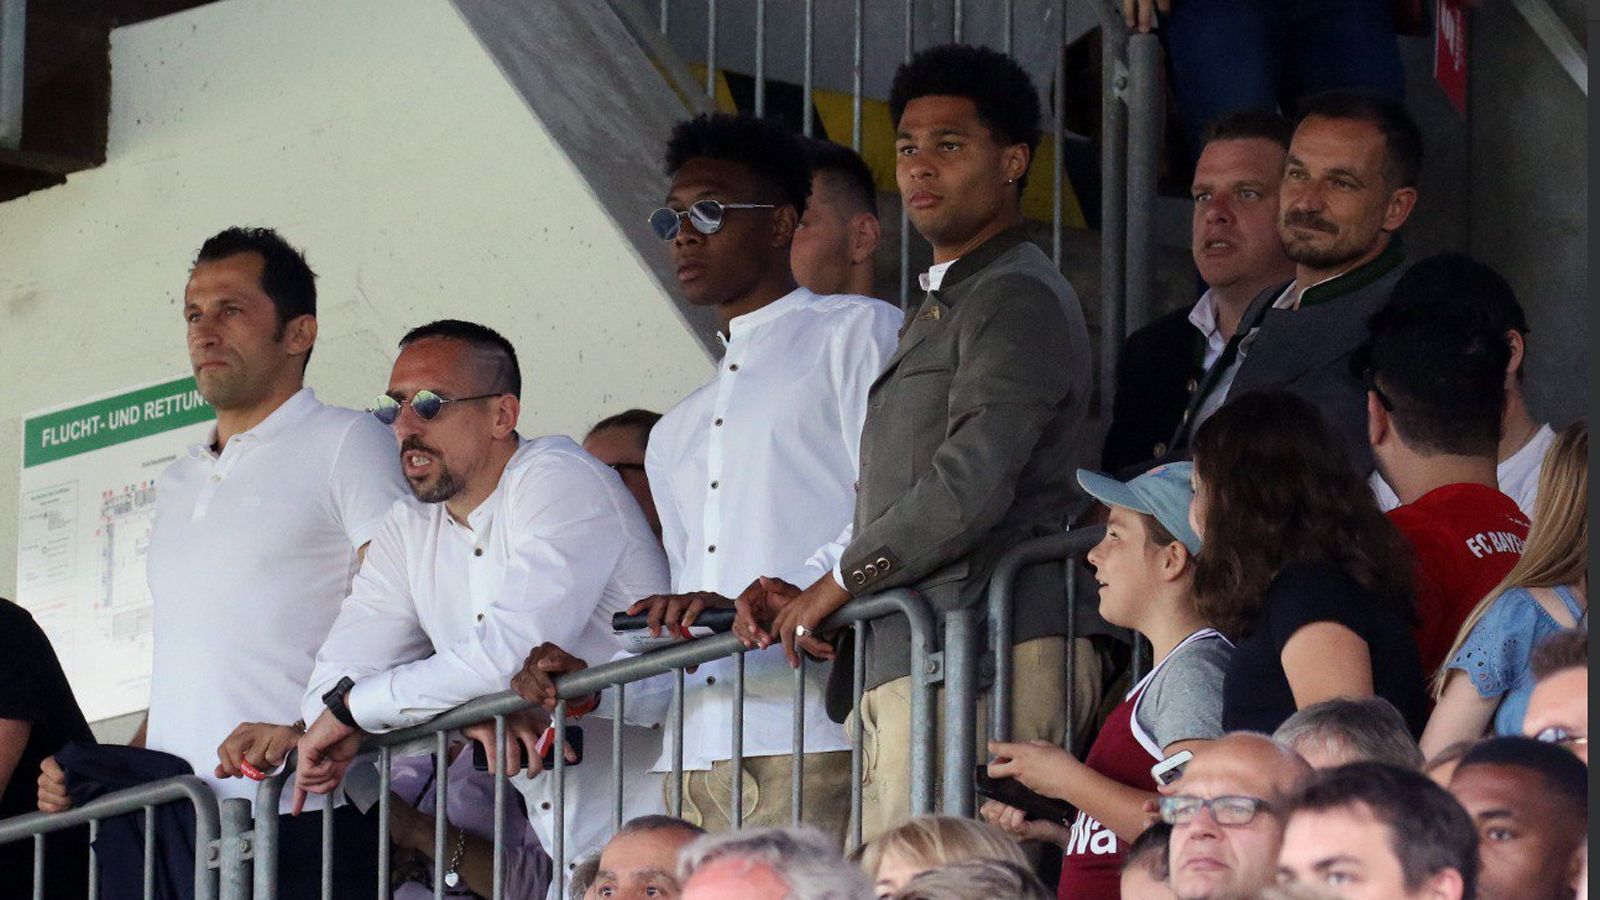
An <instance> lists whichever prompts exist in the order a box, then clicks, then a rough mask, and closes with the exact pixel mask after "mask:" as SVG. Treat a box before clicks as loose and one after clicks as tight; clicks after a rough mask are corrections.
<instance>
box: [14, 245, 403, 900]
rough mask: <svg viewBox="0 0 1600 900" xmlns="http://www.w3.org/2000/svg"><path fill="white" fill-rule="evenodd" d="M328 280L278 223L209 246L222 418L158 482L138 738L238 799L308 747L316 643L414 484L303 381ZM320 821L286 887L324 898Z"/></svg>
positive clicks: (212, 384)
mask: <svg viewBox="0 0 1600 900" xmlns="http://www.w3.org/2000/svg"><path fill="white" fill-rule="evenodd" d="M314 277H315V276H314V275H313V273H312V271H311V269H310V268H309V267H308V266H307V265H306V263H305V260H304V259H303V258H302V257H301V256H300V254H299V252H298V251H296V250H295V249H294V248H292V247H290V246H289V245H288V244H287V243H285V242H284V241H283V239H282V238H281V237H279V236H278V235H277V234H276V233H274V232H272V231H271V230H268V229H239V228H230V229H228V230H226V231H223V232H221V233H220V234H217V235H216V236H214V237H212V238H211V239H210V240H208V241H206V243H205V244H204V245H203V246H202V247H201V248H200V253H199V256H198V258H197V259H196V261H195V264H194V269H193V271H192V272H191V273H190V276H189V283H188V286H187V287H186V288H185V290H184V302H183V318H184V321H185V322H186V323H187V328H188V347H189V360H190V362H191V364H192V365H193V367H194V374H195V381H196V383H197V384H198V386H199V390H200V394H201V396H203V397H204V398H205V399H206V401H207V402H209V403H210V404H211V405H212V407H214V408H215V409H216V413H217V426H216V430H215V431H214V432H213V433H212V435H211V439H210V440H209V441H207V442H206V443H202V444H197V445H195V446H193V447H190V448H188V449H187V450H185V451H183V452H180V453H179V454H178V457H177V459H176V460H175V461H173V463H172V464H171V465H170V466H168V467H167V468H166V469H165V470H164V471H163V472H162V473H161V475H160V477H159V479H158V480H157V483H156V497H157V500H156V521H155V527H154V529H153V530H152V531H151V535H150V549H149V557H148V573H149V580H150V593H151V597H152V598H153V601H154V616H155V622H154V643H155V647H154V666H153V670H152V676H151V696H150V712H149V715H148V718H147V719H146V722H145V724H144V725H142V726H141V727H140V729H139V732H138V733H137V734H136V735H135V737H134V739H133V741H132V743H133V744H134V745H135V746H143V747H146V748H148V749H151V750H160V751H164V752H167V753H171V754H173V755H176V756H179V757H181V758H183V759H184V760H185V761H187V762H188V763H189V764H190V765H192V766H193V767H194V770H195V773H196V774H198V775H199V776H200V777H201V778H203V779H205V780H206V781H207V782H209V783H210V784H211V786H212V788H213V789H214V790H216V792H217V795H218V796H219V797H221V798H224V799H226V798H230V797H243V798H246V799H254V797H255V793H256V782H255V781H253V780H248V779H241V778H238V777H235V776H238V775H241V774H243V773H244V772H246V771H256V772H257V774H259V772H260V771H267V770H270V769H272V768H273V767H275V766H276V765H277V764H278V763H280V762H281V761H282V759H283V756H284V755H285V754H286V753H287V752H288V750H289V749H291V748H293V746H294V742H295V740H296V739H297V738H298V736H299V729H298V728H297V727H296V726H293V725H288V724H285V723H289V722H293V721H294V720H295V719H297V718H299V716H300V712H299V710H300V697H301V695H302V694H303V692H304V690H305V683H306V679H307V678H309V677H310V675H311V666H312V662H313V660H314V659H315V657H316V652H317V648H318V647H319V646H321V644H322V641H323V638H324V637H326V636H327V633H328V629H329V627H330V626H332V624H333V620H334V617H335V616H336V615H337V614H338V611H339V604H340V602H341V601H342V600H343V598H344V596H345V594H346V593H347V592H348V590H349V587H350V578H351V575H352V574H353V573H354V572H355V570H356V568H357V566H358V564H359V559H360V554H361V551H362V548H364V547H365V545H366V544H367V542H368V541H369V540H371V538H372V535H373V533H374V531H376V529H377V527H378V523H379V522H380V521H381V520H382V518H383V516H384V515H385V514H386V513H387V512H388V509H389V507H390V506H391V505H392V504H393V503H394V501H395V500H396V499H397V498H399V497H400V496H402V495H403V494H404V493H405V485H404V483H403V482H402V480H401V478H400V470H399V466H398V465H397V463H396V461H395V455H394V445H393V443H392V440H391V439H390V438H389V436H388V434H387V433H386V431H385V430H384V429H383V427H382V426H380V425H379V424H378V423H376V422H374V421H372V419H371V417H370V416H366V415H363V414H361V413H358V412H355V411H354V410H348V409H340V408H338V407H333V406H328V405H325V404H323V403H321V402H319V401H318V400H317V399H316V397H315V396H314V395H313V394H312V392H311V389H310V388H307V387H305V386H304V369H305V365H306V362H307V360H308V358H309V357H310V355H311V349H312V344H313V343H314V342H315V340H316V335H317V320H316V288H315V285H314V280H313V279H314ZM240 723H244V724H240ZM219 744H220V745H222V746H221V748H219V746H218V745H219ZM247 767H248V768H247ZM63 785H64V780H63V779H62V778H61V770H60V768H59V767H58V766H55V764H54V762H53V761H47V762H46V764H45V769H44V774H43V775H42V776H41V779H40V806H41V808H49V809H59V808H62V806H63V804H64V803H65V802H66V797H65V790H64V786H63ZM337 815H338V819H339V821H338V826H337V828H336V831H335V834H336V847H337V848H338V850H339V851H340V852H338V853H337V854H336V860H337V862H336V866H335V879H336V884H338V885H340V886H341V887H348V888H349V889H350V890H351V891H354V890H356V889H358V888H359V889H360V890H362V891H366V890H369V889H370V887H371V885H372V883H373V881H372V879H373V878H375V877H376V874H375V873H376V865H375V859H374V857H373V856H372V852H373V851H374V850H375V848H376V839H377V831H376V828H377V823H376V819H375V817H364V816H362V815H361V814H360V813H358V812H356V811H355V810H354V809H353V808H349V807H346V808H341V810H340V811H339V813H338V814H337ZM319 818H320V817H316V818H312V819H307V820H304V821H301V822H291V821H289V820H285V821H284V823H283V831H282V841H283V852H282V853H281V855H280V857H279V860H280V875H279V877H280V881H281V883H282V884H284V885H285V887H284V891H285V896H311V895H312V892H314V891H315V890H316V887H315V886H316V884H317V877H318V868H319V865H318V856H317V853H316V848H317V846H318V841H319V834H320V828H321V825H320V822H319V821H318V819H319Z"/></svg>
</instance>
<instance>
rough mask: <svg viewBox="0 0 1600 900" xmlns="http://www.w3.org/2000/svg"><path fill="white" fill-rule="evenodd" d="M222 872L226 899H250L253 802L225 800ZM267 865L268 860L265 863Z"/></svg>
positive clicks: (220, 881)
mask: <svg viewBox="0 0 1600 900" xmlns="http://www.w3.org/2000/svg"><path fill="white" fill-rule="evenodd" d="M220 813H221V820H222V860H221V862H222V872H221V877H220V878H219V879H218V881H219V892H220V894H221V895H222V900H244V898H247V897H249V896H250V860H249V859H248V858H247V856H248V851H249V850H250V833H249V832H250V801H249V800H246V799H244V798H243V797H230V798H228V799H227V800H224V801H222V808H221V810H220ZM264 862H265V861H264Z"/></svg>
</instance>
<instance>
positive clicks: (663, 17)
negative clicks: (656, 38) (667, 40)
mask: <svg viewBox="0 0 1600 900" xmlns="http://www.w3.org/2000/svg"><path fill="white" fill-rule="evenodd" d="M671 2H672V0H661V17H660V18H661V33H662V34H666V33H667V7H668V6H669V5H671Z"/></svg>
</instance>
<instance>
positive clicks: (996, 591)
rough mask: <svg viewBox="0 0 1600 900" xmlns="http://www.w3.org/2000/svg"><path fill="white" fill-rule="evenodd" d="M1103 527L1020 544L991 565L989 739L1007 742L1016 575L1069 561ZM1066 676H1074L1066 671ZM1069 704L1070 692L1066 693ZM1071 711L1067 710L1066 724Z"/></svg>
mask: <svg viewBox="0 0 1600 900" xmlns="http://www.w3.org/2000/svg"><path fill="white" fill-rule="evenodd" d="M1104 534H1105V528H1104V526H1094V527H1092V528H1075V529H1073V530H1071V531H1064V532H1062V533H1060V534H1051V535H1046V536H1045V537H1041V538H1034V539H1033V540H1031V541H1024V542H1022V543H1020V544H1018V545H1016V546H1015V547H1012V548H1011V549H1010V550H1007V551H1006V552H1005V553H1003V554H1001V555H1000V559H999V560H997V561H996V562H995V566H994V574H993V575H991V576H990V577H989V588H988V593H987V596H986V599H987V602H988V623H989V652H991V653H993V654H994V686H993V687H992V688H991V689H990V692H989V740H991V741H1008V740H1010V739H1011V703H1012V690H1011V686H1012V681H1013V677H1014V671H1013V669H1014V667H1013V660H1012V655H1011V647H1012V639H1013V638H1012V622H1013V621H1015V614H1016V611H1015V609H1014V607H1013V604H1012V600H1011V598H1012V592H1013V591H1014V590H1015V588H1016V582H1017V574H1018V573H1019V572H1021V571H1022V569H1024V568H1026V567H1027V566H1032V565H1038V564H1040V563H1046V562H1051V561H1055V560H1069V559H1073V558H1074V557H1076V556H1078V555H1079V554H1081V553H1087V552H1089V549H1090V548H1091V547H1093V546H1094V545H1095V544H1097V543H1099V542H1100V538H1101V536H1102V535H1104ZM1067 590H1068V602H1069V603H1071V602H1072V601H1073V600H1074V599H1075V594H1074V591H1073V588H1072V580H1068V582H1067ZM1067 671H1068V672H1069V674H1076V673H1075V671H1074V670H1072V669H1071V668H1069V669H1068V670H1067ZM1067 698H1068V703H1069V704H1070V703H1071V698H1072V692H1071V691H1068V692H1067ZM1073 712H1074V710H1072V709H1070V708H1069V709H1068V710H1067V718H1068V720H1069V721H1070V720H1071V718H1072V713H1073Z"/></svg>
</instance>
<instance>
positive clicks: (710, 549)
mask: <svg viewBox="0 0 1600 900" xmlns="http://www.w3.org/2000/svg"><path fill="white" fill-rule="evenodd" d="M706 552H707V553H715V552H717V545H716V544H712V545H711V546H709V547H707V548H706Z"/></svg>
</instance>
